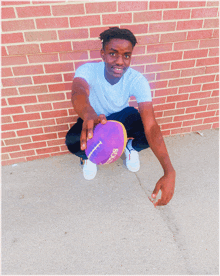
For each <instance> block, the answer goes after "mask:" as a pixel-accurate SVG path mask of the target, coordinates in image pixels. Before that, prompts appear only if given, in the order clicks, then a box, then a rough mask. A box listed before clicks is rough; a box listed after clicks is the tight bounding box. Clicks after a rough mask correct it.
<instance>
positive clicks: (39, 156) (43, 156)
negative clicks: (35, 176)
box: [26, 154, 50, 161]
mask: <svg viewBox="0 0 220 276" xmlns="http://www.w3.org/2000/svg"><path fill="white" fill-rule="evenodd" d="M48 157H50V154H40V155H37V156H27V157H26V160H27V161H33V160H36V159H44V158H48Z"/></svg>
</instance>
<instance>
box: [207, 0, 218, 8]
mask: <svg viewBox="0 0 220 276" xmlns="http://www.w3.org/2000/svg"><path fill="white" fill-rule="evenodd" d="M206 5H207V6H208V7H209V6H216V7H218V6H219V1H213V0H210V1H207V4H206Z"/></svg>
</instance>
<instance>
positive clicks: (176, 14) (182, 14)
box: [163, 10, 190, 20]
mask: <svg viewBox="0 0 220 276" xmlns="http://www.w3.org/2000/svg"><path fill="white" fill-rule="evenodd" d="M189 18H190V10H170V11H164V12H163V20H174V19H189Z"/></svg>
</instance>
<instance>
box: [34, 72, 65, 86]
mask: <svg viewBox="0 0 220 276" xmlns="http://www.w3.org/2000/svg"><path fill="white" fill-rule="evenodd" d="M33 79H34V84H40V83H50V82H62V76H61V74H56V75H55V74H53V75H46V76H34V77H33Z"/></svg>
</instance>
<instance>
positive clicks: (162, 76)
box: [156, 70, 180, 80]
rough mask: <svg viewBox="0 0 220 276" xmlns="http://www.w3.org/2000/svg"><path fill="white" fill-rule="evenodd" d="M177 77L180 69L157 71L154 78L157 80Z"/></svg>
mask: <svg viewBox="0 0 220 276" xmlns="http://www.w3.org/2000/svg"><path fill="white" fill-rule="evenodd" d="M179 77H180V70H178V71H169V72H161V73H157V78H156V79H157V80H162V79H174V78H179Z"/></svg>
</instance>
